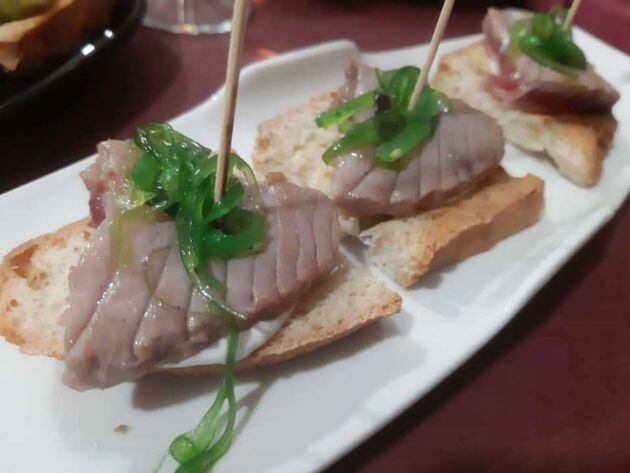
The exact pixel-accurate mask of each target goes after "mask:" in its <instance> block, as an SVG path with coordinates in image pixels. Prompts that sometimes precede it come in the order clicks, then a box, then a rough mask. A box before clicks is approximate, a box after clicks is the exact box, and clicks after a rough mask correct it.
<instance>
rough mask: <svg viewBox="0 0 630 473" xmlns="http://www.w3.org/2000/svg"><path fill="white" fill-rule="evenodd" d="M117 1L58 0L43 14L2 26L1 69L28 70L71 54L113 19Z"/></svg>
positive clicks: (16, 71) (11, 70)
mask: <svg viewBox="0 0 630 473" xmlns="http://www.w3.org/2000/svg"><path fill="white" fill-rule="evenodd" d="M117 2H118V0H55V1H54V2H53V3H52V5H51V6H50V8H48V9H47V10H45V11H44V12H43V13H41V14H39V15H36V16H33V17H29V18H25V19H23V20H18V21H12V22H9V23H5V24H3V25H0V69H2V70H4V71H5V72H7V73H19V72H27V71H29V70H32V69H36V68H38V67H40V66H43V65H44V64H46V63H47V62H48V61H49V60H51V59H54V58H57V57H59V56H63V55H64V54H69V53H70V52H72V51H73V50H74V49H77V48H78V47H79V46H80V45H81V42H82V41H84V40H86V39H88V38H89V37H90V36H91V35H92V34H94V33H95V32H96V31H97V30H98V28H100V27H102V26H104V25H105V24H106V23H107V21H108V20H109V18H110V15H111V14H112V11H113V10H114V7H115V6H116V3H117Z"/></svg>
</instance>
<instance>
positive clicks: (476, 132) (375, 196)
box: [331, 101, 504, 217]
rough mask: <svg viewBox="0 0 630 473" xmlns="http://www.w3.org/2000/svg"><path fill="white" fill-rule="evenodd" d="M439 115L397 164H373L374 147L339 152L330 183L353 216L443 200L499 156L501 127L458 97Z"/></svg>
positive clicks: (464, 189)
mask: <svg viewBox="0 0 630 473" xmlns="http://www.w3.org/2000/svg"><path fill="white" fill-rule="evenodd" d="M437 120H438V123H437V125H436V128H435V131H434V133H433V135H432V136H431V137H430V138H429V139H427V140H425V142H424V143H422V144H420V145H419V146H418V147H417V148H416V149H414V150H412V151H411V152H410V153H409V155H408V156H406V157H405V158H403V160H401V163H400V166H399V168H396V169H393V168H392V169H389V168H384V167H381V166H378V165H377V164H375V162H374V160H373V159H372V153H373V152H374V151H373V150H372V149H363V150H357V151H353V152H351V153H349V154H347V155H344V156H340V157H339V158H337V160H336V161H335V163H334V165H335V167H336V169H335V172H334V174H333V180H332V185H331V197H332V199H333V201H334V202H335V204H336V205H337V206H338V207H339V208H341V209H343V210H345V211H346V212H347V213H348V214H350V215H352V216H356V217H367V216H405V215H410V214H413V213H417V212H418V211H420V210H427V209H432V208H435V207H440V206H443V205H445V204H447V203H448V202H449V201H452V200H455V199H458V198H461V197H462V196H464V195H465V194H467V193H469V192H470V191H471V190H472V189H474V188H475V186H477V185H478V184H479V183H480V182H482V181H483V180H484V179H486V178H487V177H488V176H489V175H490V174H491V173H492V171H493V170H494V169H496V167H497V166H498V165H499V163H500V161H501V159H502V157H503V149H504V141H503V134H502V131H501V128H500V127H499V126H498V125H497V123H496V122H495V121H494V120H493V119H492V118H490V117H489V116H487V115H485V114H484V113H482V112H479V111H477V110H474V109H472V108H470V107H468V106H467V105H465V104H464V103H463V102H459V101H453V107H452V111H451V113H448V114H441V115H439V117H438V118H437Z"/></svg>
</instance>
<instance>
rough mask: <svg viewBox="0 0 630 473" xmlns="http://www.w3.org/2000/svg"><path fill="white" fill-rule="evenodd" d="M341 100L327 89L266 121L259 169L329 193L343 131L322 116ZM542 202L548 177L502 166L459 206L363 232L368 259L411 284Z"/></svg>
mask: <svg viewBox="0 0 630 473" xmlns="http://www.w3.org/2000/svg"><path fill="white" fill-rule="evenodd" d="M336 99H337V94H336V93H334V92H329V93H325V94H322V95H320V96H317V97H314V98H312V99H311V100H310V101H309V102H307V103H305V104H303V105H300V106H297V107H294V108H292V109H289V110H287V111H285V112H283V113H281V114H280V115H278V116H276V117H274V118H271V119H270V120H267V121H265V122H263V123H261V124H260V125H259V127H258V138H257V140H256V145H255V148H254V153H253V160H254V166H255V168H256V170H257V172H260V173H261V174H266V173H269V172H272V171H281V172H282V173H284V175H285V176H286V177H287V179H289V180H291V181H293V182H295V183H297V184H300V185H305V186H309V187H315V188H317V189H319V190H321V191H323V192H328V190H329V188H330V181H331V179H332V173H333V168H332V166H327V165H326V164H324V162H323V161H322V159H321V155H322V153H323V152H324V150H325V149H326V148H327V147H328V146H330V144H331V143H332V142H333V141H334V140H335V139H336V138H337V137H338V136H339V133H338V132H337V131H334V130H322V129H320V128H318V127H317V126H316V125H315V117H316V116H317V115H318V114H319V113H320V112H322V111H324V110H327V109H329V108H330V107H332V106H333V105H334V104H335V101H336ZM542 207H543V182H542V180H540V179H539V178H538V177H535V176H531V175H530V176H526V177H524V178H520V179H518V178H513V177H510V176H509V175H508V174H507V173H506V172H505V171H503V169H499V170H497V171H496V172H495V173H494V174H493V175H492V176H491V178H490V179H489V180H488V181H487V182H486V183H485V184H483V185H482V186H481V187H480V188H479V189H478V190H476V191H475V192H474V193H472V194H471V195H469V196H468V197H467V198H465V199H462V200H461V201H459V202H457V203H455V204H453V205H450V206H448V207H444V208H440V209H436V210H433V211H430V212H426V213H422V214H419V215H417V216H412V217H408V218H397V219H392V220H388V221H386V222H383V223H380V224H378V225H375V226H373V227H371V228H368V229H367V230H364V231H363V232H360V233H359V235H358V236H359V238H360V239H361V240H363V242H364V243H366V244H367V245H368V251H367V258H368V260H369V261H370V262H371V263H373V264H375V265H377V266H379V267H381V268H382V269H383V270H384V271H385V272H386V273H387V274H389V275H390V276H391V277H392V278H393V279H394V280H395V281H396V282H397V283H398V284H400V285H401V286H403V287H409V286H411V285H412V284H414V283H415V282H417V281H418V280H419V279H420V277H422V276H423V275H424V274H426V273H427V272H428V271H429V270H431V269H432V268H436V267H439V266H444V265H447V264H451V263H455V262H457V261H461V260H463V259H465V258H467V257H469V256H471V255H473V254H476V253H479V252H481V251H485V250H487V249H488V248H490V247H491V246H492V245H494V244H495V243H497V242H499V241H500V240H502V239H504V238H506V237H508V236H510V235H512V234H514V233H516V232H518V231H520V230H522V229H524V228H526V227H528V226H530V225H532V224H534V223H535V222H536V221H538V217H539V214H540V211H541V209H542Z"/></svg>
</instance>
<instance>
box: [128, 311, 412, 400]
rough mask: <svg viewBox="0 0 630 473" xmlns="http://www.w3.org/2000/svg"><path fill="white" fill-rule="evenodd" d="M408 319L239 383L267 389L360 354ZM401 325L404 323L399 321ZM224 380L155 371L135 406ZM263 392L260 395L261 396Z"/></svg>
mask: <svg viewBox="0 0 630 473" xmlns="http://www.w3.org/2000/svg"><path fill="white" fill-rule="evenodd" d="M396 317H397V318H398V321H399V322H400V321H401V320H402V321H404V327H403V328H402V329H400V328H399V327H398V326H396V325H394V324H392V323H387V321H382V322H381V323H375V324H373V325H370V326H368V327H365V328H363V329H362V330H360V331H359V332H357V333H355V334H352V335H350V336H348V337H346V338H344V339H342V340H339V341H337V342H334V343H332V344H330V345H327V346H325V347H322V348H320V349H318V350H316V351H314V352H312V353H307V354H304V355H301V356H298V357H296V358H293V359H291V360H287V361H284V362H282V363H279V364H277V365H272V366H265V367H261V368H258V369H254V370H251V371H243V372H239V373H237V375H236V381H237V383H239V382H242V383H259V387H258V388H257V389H262V390H263V391H265V390H266V389H267V388H268V387H269V386H270V385H271V384H272V383H273V381H275V380H276V379H278V378H289V377H291V376H293V375H295V374H297V373H301V372H304V371H310V370H316V369H318V368H320V367H322V366H325V365H327V364H330V363H333V362H334V361H337V360H340V359H343V358H349V357H352V356H355V355H357V354H358V353H360V352H361V350H363V349H364V348H366V347H367V346H370V345H372V344H375V343H377V342H379V341H381V340H383V339H385V338H388V337H395V336H401V335H404V333H405V332H406V329H407V328H408V327H409V326H410V324H411V315H410V314H408V313H406V312H401V313H399V314H397V315H396ZM398 325H400V323H399V324H398ZM220 381H221V375H220V374H204V375H198V376H182V375H177V374H172V373H153V374H150V375H147V376H145V377H143V378H142V379H141V380H139V381H138V382H137V383H136V384H135V387H134V391H133V405H134V407H136V408H138V409H142V410H146V411H152V410H158V409H160V408H162V407H166V406H169V405H173V404H180V403H184V402H186V401H188V400H190V399H195V398H198V397H200V396H209V395H210V394H212V393H214V392H215V391H216V390H217V388H218V386H219V382H220ZM261 395H262V392H261V394H260V395H259V396H257V397H256V399H259V398H260V396H261Z"/></svg>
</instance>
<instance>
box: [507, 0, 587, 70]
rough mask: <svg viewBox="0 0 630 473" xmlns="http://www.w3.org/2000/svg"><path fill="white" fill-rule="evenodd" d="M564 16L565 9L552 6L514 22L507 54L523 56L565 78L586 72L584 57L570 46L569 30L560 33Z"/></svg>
mask: <svg viewBox="0 0 630 473" xmlns="http://www.w3.org/2000/svg"><path fill="white" fill-rule="evenodd" d="M566 16H567V10H566V9H564V8H562V7H558V6H555V7H552V8H551V9H550V10H549V11H548V12H546V13H535V14H534V16H533V17H532V18H526V19H523V20H519V21H516V22H515V23H514V25H512V28H511V29H510V47H509V49H508V51H509V54H511V55H513V56H514V55H517V54H520V53H523V54H526V55H527V56H529V57H530V58H532V59H533V60H534V61H536V62H537V63H538V64H540V65H541V66H544V67H547V68H549V69H553V70H554V71H557V72H560V73H562V74H565V75H567V76H575V75H576V74H577V72H578V71H584V70H586V67H587V62H586V56H584V52H583V51H582V50H581V49H580V48H579V47H578V46H577V45H576V44H575V43H574V42H573V32H572V28H571V27H569V28H568V29H567V30H566V31H564V30H563V29H562V24H563V23H564V20H565V18H566Z"/></svg>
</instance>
